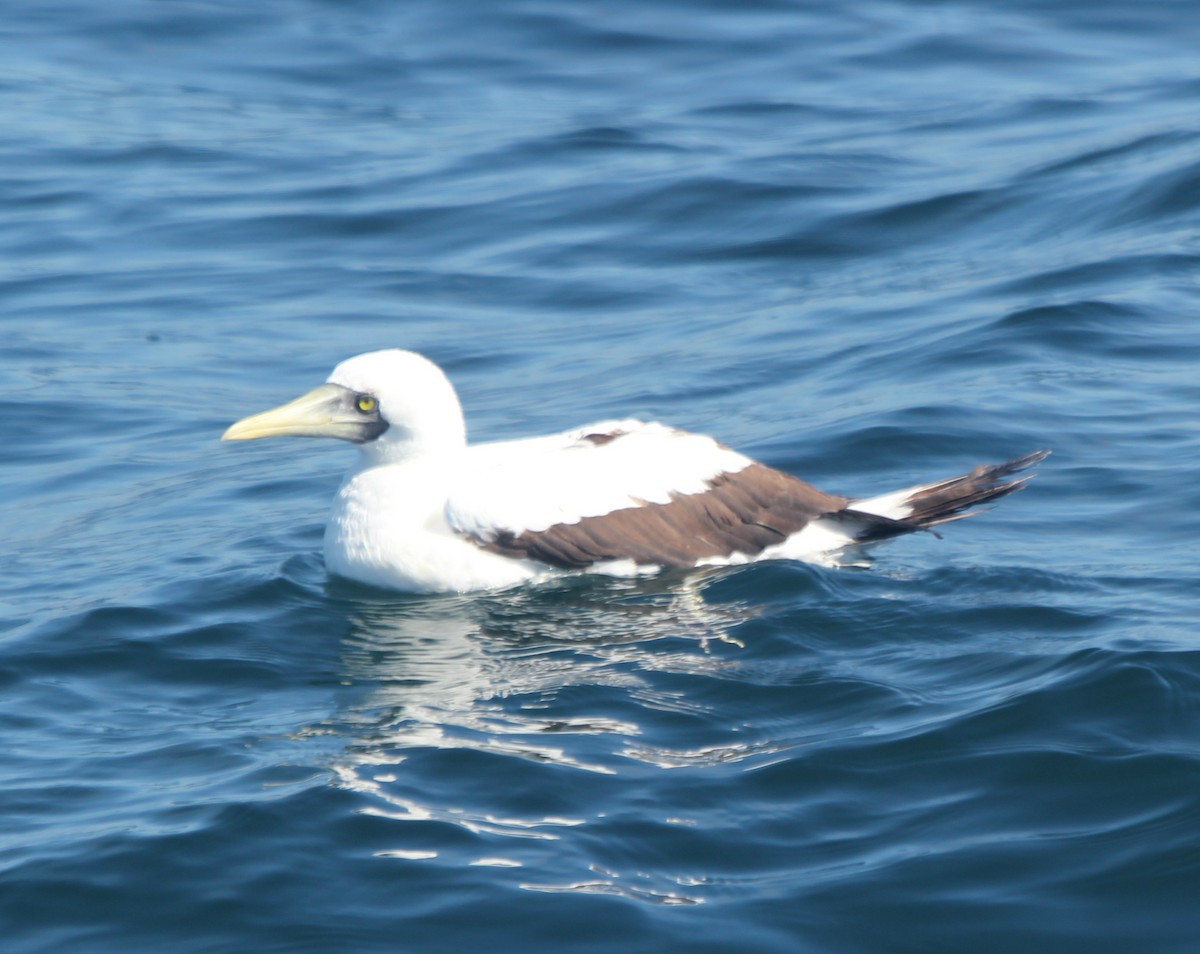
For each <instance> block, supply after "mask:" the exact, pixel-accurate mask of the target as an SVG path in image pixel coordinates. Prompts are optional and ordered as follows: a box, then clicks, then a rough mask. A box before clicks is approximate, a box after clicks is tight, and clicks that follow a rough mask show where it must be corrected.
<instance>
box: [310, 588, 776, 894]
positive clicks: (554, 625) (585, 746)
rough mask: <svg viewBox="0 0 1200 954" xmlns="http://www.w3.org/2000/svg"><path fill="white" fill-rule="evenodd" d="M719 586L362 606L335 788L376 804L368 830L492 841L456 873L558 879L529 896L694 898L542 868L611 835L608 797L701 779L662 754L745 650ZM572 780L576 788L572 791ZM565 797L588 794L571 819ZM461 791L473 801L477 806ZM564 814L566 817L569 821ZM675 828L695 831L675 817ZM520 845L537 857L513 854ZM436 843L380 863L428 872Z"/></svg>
mask: <svg viewBox="0 0 1200 954" xmlns="http://www.w3.org/2000/svg"><path fill="white" fill-rule="evenodd" d="M707 582H709V580H708V579H707V578H704V577H701V578H699V579H697V578H695V577H694V576H693V577H691V578H689V579H687V580H682V579H662V580H657V581H627V580H604V581H600V580H597V579H587V580H575V581H566V582H561V583H556V584H553V585H547V586H544V587H538V588H532V589H523V590H514V591H509V592H505V593H499V594H491V595H489V596H486V597H473V598H462V597H418V598H404V599H391V600H388V601H385V602H373V603H366V602H361V603H359V604H358V606H357V610H356V613H355V614H354V619H353V623H352V630H351V632H350V634H349V635H348V636H347V638H346V639H345V640H344V643H343V646H344V652H343V659H344V673H345V677H346V679H347V680H349V681H350V682H351V683H352V684H354V685H355V686H356V687H357V688H358V689H360V690H361V691H362V693H363V694H362V695H361V696H359V697H358V698H357V700H356V701H355V702H354V703H352V704H351V705H350V706H349V707H348V708H347V710H346V711H344V712H343V713H342V714H341V717H340V723H339V724H338V725H336V726H334V727H333V728H334V729H335V731H337V732H338V733H341V734H344V735H346V736H348V737H349V742H348V744H347V745H346V746H345V748H344V749H343V751H342V752H341V754H340V755H339V756H338V757H337V760H336V764H335V766H334V769H335V772H336V777H337V780H338V782H339V784H341V785H342V786H344V787H346V788H349V789H352V790H354V791H357V792H359V793H362V794H363V795H366V796H369V798H368V801H367V803H366V805H365V806H364V807H363V808H362V810H361V811H362V813H364V814H367V815H371V816H375V817H379V818H385V819H392V820H397V821H407V822H420V823H427V824H433V825H439V826H441V825H447V824H449V825H454V826H458V827H459V828H460V829H463V830H465V831H467V832H470V833H471V835H473V836H475V837H477V838H479V839H482V841H483V844H480V845H479V846H478V848H479V852H478V853H477V854H476V853H471V852H467V853H464V854H463V856H462V857H461V858H459V859H457V861H458V863H462V864H470V865H491V866H494V867H514V868H526V869H527V870H526V872H525V873H524V874H525V875H528V874H531V873H533V872H532V871H530V870H528V869H530V868H532V869H534V870H538V873H539V874H541V875H543V876H545V877H547V878H548V879H549V880H548V881H547V883H545V884H536V885H535V884H532V883H524V884H523V885H522V886H523V887H527V888H536V889H539V890H554V891H558V890H566V889H577V890H583V891H590V892H602V893H614V892H615V893H620V894H625V893H629V894H630V896H634V897H639V898H641V899H642V900H650V901H655V902H657V903H686V902H687V901H688V900H696V899H689V898H686V897H684V896H683V895H681V894H680V893H679V892H678V891H677V890H675V889H676V888H677V887H678V886H679V885H678V884H668V885H666V886H665V887H664V886H654V885H650V886H647V885H646V884H644V883H639V884H637V885H636V886H635V885H630V884H627V883H626V882H623V881H621V880H620V878H619V876H618V875H617V873H616V872H614V871H612V870H609V869H608V868H606V867H605V866H604V864H603V863H602V862H601V861H598V860H597V859H592V860H591V861H589V863H588V864H587V866H586V874H587V875H588V877H585V878H583V879H582V880H580V879H579V878H574V879H571V878H568V879H567V880H566V881H564V880H563V878H562V877H561V876H556V875H555V873H554V872H552V871H542V870H540V869H541V867H542V862H543V861H545V860H546V859H545V858H543V857H542V856H541V854H540V853H539V852H538V851H537V850H536V849H535V848H533V847H531V846H532V845H533V843H534V842H543V843H544V842H556V841H559V840H560V839H562V838H563V837H564V834H565V833H566V832H567V831H569V830H571V829H576V830H583V829H586V828H587V827H588V826H589V825H592V824H594V823H597V822H599V823H601V824H603V820H604V816H605V801H604V792H605V791H606V790H607V789H606V786H607V785H617V786H627V785H631V784H636V781H637V778H638V777H639V776H640V775H641V774H642V773H644V772H647V771H650V772H658V771H661V769H662V768H664V767H673V765H678V764H691V765H694V764H695V763H696V757H695V756H693V758H692V759H691V760H690V761H689V760H688V759H687V757H686V756H682V758H683V761H675V762H674V763H673V762H672V757H665V758H662V759H658V758H655V757H653V755H652V754H650V753H653V752H655V751H658V750H660V749H662V746H659V745H658V744H657V743H656V742H655V741H654V740H655V739H656V738H657V737H659V736H661V735H662V734H663V733H664V731H667V730H668V729H670V728H671V727H674V728H675V729H676V730H678V728H679V726H678V723H680V722H682V723H683V724H684V725H685V727H693V723H695V722H696V721H697V720H699V721H700V722H701V723H703V722H704V721H705V720H707V719H708V718H709V717H710V716H711V712H710V707H709V706H707V705H705V704H704V702H703V701H701V700H698V699H697V698H693V697H692V695H691V693H689V692H687V691H686V687H687V684H688V683H689V682H690V677H695V676H701V675H704V676H711V675H712V674H714V673H718V672H720V670H722V669H723V668H724V667H727V666H729V665H731V662H732V660H733V659H734V658H735V657H736V654H738V653H741V652H742V651H744V648H745V647H744V646H743V644H742V643H741V642H740V641H739V640H738V639H737V637H736V635H735V632H736V629H737V627H738V626H739V625H742V624H744V623H746V622H747V621H748V620H750V619H753V618H754V616H755V615H756V611H755V610H754V609H753V608H752V607H749V606H747V605H745V604H743V603H740V602H710V601H708V600H706V599H705V596H704V590H705V587H706V584H707ZM681 677H682V680H683V682H681V681H680V680H681ZM692 731H694V727H693V728H692ZM659 741H662V740H661V739H659ZM681 741H683V738H682V737H681ZM727 747H728V746H719V747H718V746H714V747H713V749H714V753H715V751H716V749H717V748H727ZM664 751H665V750H664ZM673 757H675V758H679V757H681V754H680V753H674V756H673ZM727 760H728V759H727V757H721V756H715V757H714V759H713V761H714V762H721V761H727ZM564 771H566V772H569V773H574V774H575V776H576V781H574V782H572V781H571V780H569V779H568V780H567V781H566V782H565V783H564V781H563V779H562V773H563V772H564ZM549 775H554V776H555V780H554V784H553V785H551V784H549V781H550V780H549V778H548V776H549ZM472 777H474V780H473V778H472ZM498 778H502V779H504V784H499V785H498V784H497V783H496V779H498ZM589 779H593V780H604V779H606V780H607V781H606V782H602V783H597V782H594V781H589ZM473 781H474V783H473ZM564 784H565V785H566V786H567V787H568V788H569V789H570V790H571V791H573V792H575V793H576V797H573V798H571V799H570V800H569V802H568V803H567V804H566V805H564V802H563V800H562V797H561V788H562V786H563V785H564ZM589 787H591V788H592V791H590V792H589V791H588V789H589ZM556 789H559V790H560V791H558V792H557V794H556ZM465 791H471V792H474V795H473V797H472V801H471V802H470V803H464V799H463V794H464V792H465ZM439 792H450V793H453V797H454V799H455V803H454V804H441V803H439V797H438V796H439ZM581 793H582V794H581ZM581 806H586V807H587V811H584V812H580V811H579V808H580V807H581ZM564 807H568V808H569V809H570V811H569V812H560V811H557V810H556V809H561V808H564ZM664 808H665V809H669V806H664ZM663 822H664V824H675V825H686V824H688V821H687V819H686V818H682V817H679V816H678V815H677V814H674V813H672V812H671V811H669V810H667V811H664V814H663ZM507 839H521V840H522V842H521V844H522V845H524V846H525V847H524V848H523V849H522V850H517V851H515V852H514V850H513V849H512V848H511V845H513V844H514V842H511V841H507ZM436 840H437V841H438V842H439V843H440V844H441V845H443V846H444V845H445V843H446V841H447V839H446V838H445V837H444V835H443V836H441V837H439V838H438V839H436ZM425 844H427V839H426V838H425V837H422V836H421V835H416V837H415V838H414V840H413V842H412V845H411V846H408V845H406V846H405V847H402V848H397V847H396V845H395V843H394V841H393V842H389V843H388V845H386V846H381V848H380V850H379V851H378V852H377V853H378V854H380V856H382V857H394V858H407V859H410V860H418V859H419V860H426V859H432V858H433V857H434V856H435V855H436V854H437V853H436V852H434V853H432V854H431V853H428V852H426V851H423V850H422V846H424V845H425ZM441 860H442V861H444V862H451V863H453V862H454V861H455V859H448V858H443V859H441ZM597 872H603V874H604V876H603V877H602V878H601V879H600V880H596V878H595V874H596V873H597ZM689 877H690V876H689ZM692 880H694V878H693V879H692ZM643 881H644V879H643ZM682 883H684V882H679V884H682Z"/></svg>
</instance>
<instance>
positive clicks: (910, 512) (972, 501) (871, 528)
mask: <svg viewBox="0 0 1200 954" xmlns="http://www.w3.org/2000/svg"><path fill="white" fill-rule="evenodd" d="M1049 456H1050V451H1048V450H1039V451H1034V452H1033V453H1031V454H1024V455H1023V456H1021V457H1015V458H1013V459H1012V460H1010V461H1006V462H1005V463H1003V464H991V465H983V466H981V467H976V468H975V469H974V470H973V471H971V472H970V473H969V474H963V475H962V476H961V477H952V478H950V479H949V480H942V481H939V482H937V483H933V484H921V485H920V486H917V487H909V488H907V489H906V490H898V491H895V492H893V493H890V494H881V495H880V496H878V497H868V498H865V499H862V500H852V501H850V503H849V505H848V506H847V507H846V508H845V509H844V510H841V511H839V512H838V513H837V514H834V515H833V516H834V518H835V519H837V520H838V522H839V523H841V524H843V526H845V527H846V529H847V530H850V531H851V532H852V533H853V535H854V538H855V540H856V541H857V542H858V543H874V542H875V541H877V540H886V539H887V538H888V537H895V536H899V535H900V534H903V533H912V532H913V531H916V530H928V531H930V532H931V533H935V534H936V531H934V530H933V529H932V528H933V527H936V526H939V525H940V524H943V523H949V522H950V521H952V520H961V519H962V518H963V517H969V516H972V513H973V512H978V511H972V508H974V507H978V506H979V505H980V504H986V503H991V502H992V501H993V500H999V499H1000V498H1001V497H1006V496H1008V495H1009V494H1011V493H1014V492H1015V491H1018V490H1020V489H1021V488H1023V487H1024V486H1025V484H1026V482H1027V481H1028V480H1029V479H1030V477H1032V476H1033V475H1032V474H1030V475H1027V476H1025V477H1018V478H1016V479H1015V480H1009V479H1008V478H1010V477H1012V476H1013V475H1014V474H1017V473H1020V472H1021V471H1023V470H1027V469H1028V468H1030V467H1032V466H1033V465H1035V464H1037V463H1039V462H1040V461H1043V460H1045V459H1046V458H1047V457H1049ZM847 525H848V526H847Z"/></svg>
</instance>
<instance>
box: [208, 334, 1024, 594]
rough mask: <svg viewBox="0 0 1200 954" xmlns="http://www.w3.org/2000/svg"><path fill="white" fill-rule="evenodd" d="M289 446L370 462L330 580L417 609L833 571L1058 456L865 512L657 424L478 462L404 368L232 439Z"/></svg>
mask: <svg viewBox="0 0 1200 954" xmlns="http://www.w3.org/2000/svg"><path fill="white" fill-rule="evenodd" d="M285 435H298V436H331V437H339V438H342V439H345V440H349V441H352V442H354V443H356V444H357V445H358V447H359V460H358V462H357V464H356V465H355V466H354V467H352V468H351V470H350V471H349V473H347V475H346V477H345V479H344V480H343V482H342V485H341V487H340V488H339V490H338V493H337V496H336V497H335V499H334V503H333V508H332V512H331V514H330V518H329V522H328V525H327V527H326V533H325V560H326V565H327V567H328V569H329V571H330V572H331V573H334V574H336V575H338V576H344V577H348V578H350V579H353V580H358V581H360V582H363V583H368V584H371V585H375V586H381V587H387V588H391V589H400V590H407V591H417V592H439V591H459V592H462V591H468V590H475V589H486V588H494V587H503V586H511V585H514V584H518V583H522V582H525V581H529V580H535V579H539V578H543V577H546V576H551V575H555V574H561V573H564V572H578V571H580V570H589V571H592V572H609V573H614V572H618V573H629V572H644V571H652V570H655V569H658V568H661V567H662V566H683V567H686V566H696V565H713V564H726V563H740V562H746V561H749V560H756V559H771V558H790V559H802V560H810V561H817V562H827V561H829V560H830V559H831V558H832V557H833V556H835V555H836V554H837V553H838V552H839V551H841V550H843V549H845V548H846V547H848V546H851V545H854V544H860V543H867V542H873V541H874V540H877V539H882V538H884V537H887V536H894V535H896V534H897V533H902V532H906V531H909V530H915V529H921V528H923V527H926V526H932V525H934V524H937V523H941V522H944V521H946V520H950V519H955V518H956V517H958V516H960V515H962V514H961V510H962V509H963V508H964V507H967V506H972V505H973V504H975V503H979V502H982V501H983V500H988V499H994V498H995V497H998V496H1002V495H1003V494H1005V493H1008V492H1010V491H1011V490H1014V489H1016V488H1017V487H1019V486H1020V481H1014V482H1011V483H1007V484H1006V483H1001V482H1000V478H1001V477H1004V476H1007V475H1008V474H1010V473H1012V472H1014V471H1015V470H1017V469H1020V468H1021V467H1024V466H1028V464H1030V463H1032V462H1034V458H1036V459H1041V457H1044V456H1045V454H1044V453H1040V454H1038V455H1029V456H1028V457H1026V458H1020V459H1019V460H1017V461H1012V462H1010V463H1009V464H1007V465H1001V467H999V468H980V469H979V470H978V471H976V472H974V473H973V474H972V475H968V476H967V477H963V478H955V480H953V481H946V482H942V483H941V484H933V485H926V486H923V487H917V488H913V489H912V490H909V491H902V492H899V493H893V494H887V495H884V496H881V497H878V498H874V499H872V500H863V501H857V502H852V501H850V500H849V499H847V498H844V497H837V496H835V495H831V494H825V493H823V492H822V491H819V490H817V489H816V488H813V487H810V486H809V485H808V484H805V483H803V482H802V481H800V480H798V479H797V478H794V477H791V476H789V475H786V474H782V473H780V472H779V471H774V470H772V469H771V468H768V467H765V466H764V465H762V464H760V463H757V462H756V461H754V460H752V459H751V458H749V457H746V456H745V455H743V454H739V453H738V452H736V451H733V450H731V449H729V448H728V447H725V446H724V445H722V444H720V443H718V442H717V441H715V440H713V439H712V438H710V437H706V436H702V435H698V434H691V433H688V432H686V431H680V430H676V429H674V428H670V427H667V426H665V425H662V424H656V423H643V422H640V421H631V420H620V421H602V422H599V423H596V424H592V425H588V426H585V427H580V428H575V429H573V430H570V431H566V432H564V433H561V434H555V435H551V436H548V437H537V438H531V439H527V440H516V441H503V442H495V443H485V444H477V445H468V444H467V440H466V427H465V424H464V421H463V414H462V408H461V406H460V404H459V401H458V397H457V395H456V394H455V392H454V388H453V387H452V386H451V384H450V382H449V381H448V380H447V378H446V376H445V375H444V374H443V373H442V371H441V369H439V368H438V367H437V366H436V365H434V364H433V363H432V362H430V361H428V360H427V359H426V358H423V357H421V356H420V355H417V354H414V353H412V352H408V351H400V350H388V351H377V352H372V353H369V354H363V355H359V356H357V357H355V358H351V359H349V360H347V361H345V362H343V363H342V364H340V365H338V366H337V367H336V368H335V369H334V370H333V372H332V374H330V376H329V378H328V381H327V383H326V384H325V385H323V386H322V387H320V388H317V389H316V390H314V391H312V392H310V393H309V394H307V395H304V396H303V397H301V398H298V399H297V400H296V401H293V402H291V403H290V404H287V405H285V406H283V407H281V408H277V409H275V410H273V411H268V412H265V413H263V414H259V415H255V416H253V417H249V418H246V419H244V420H242V421H239V422H238V423H237V424H234V425H233V426H232V427H230V428H229V430H228V431H226V433H225V435H224V437H225V439H227V440H248V439H254V438H258V437H268V436H285ZM931 491H936V492H937V493H935V494H934V496H937V495H938V494H940V497H938V499H936V500H935V499H931V498H930V492H931ZM942 498H945V499H942Z"/></svg>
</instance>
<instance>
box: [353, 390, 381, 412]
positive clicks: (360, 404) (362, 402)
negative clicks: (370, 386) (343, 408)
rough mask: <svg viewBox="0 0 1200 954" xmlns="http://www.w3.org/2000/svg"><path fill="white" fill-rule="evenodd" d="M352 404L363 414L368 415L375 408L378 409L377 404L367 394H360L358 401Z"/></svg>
mask: <svg viewBox="0 0 1200 954" xmlns="http://www.w3.org/2000/svg"><path fill="white" fill-rule="evenodd" d="M354 403H355V406H356V407H357V408H358V409H359V410H360V411H362V412H363V413H364V414H370V413H371V412H372V411H373V410H375V408H377V407H379V402H378V401H376V400H375V399H374V398H373V397H371V395H369V394H360V395H359V396H358V400H357V401H355V402H354Z"/></svg>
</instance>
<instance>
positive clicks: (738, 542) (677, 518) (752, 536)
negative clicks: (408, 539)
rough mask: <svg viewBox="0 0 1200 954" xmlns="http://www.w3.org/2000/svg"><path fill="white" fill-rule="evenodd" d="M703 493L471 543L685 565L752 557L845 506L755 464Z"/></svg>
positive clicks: (575, 558)
mask: <svg viewBox="0 0 1200 954" xmlns="http://www.w3.org/2000/svg"><path fill="white" fill-rule="evenodd" d="M708 487H709V489H708V490H707V491H705V492H703V493H698V494H680V495H676V496H674V497H673V498H672V500H671V502H670V503H665V504H658V503H648V504H643V505H642V506H639V507H629V508H627V509H624V510H614V511H613V512H611V513H607V514H604V515H602V516H596V517H584V518H582V519H581V520H579V521H578V522H576V523H561V524H555V525H554V526H552V527H549V528H547V529H546V530H538V531H530V530H526V531H523V532H522V533H519V534H517V533H513V532H512V531H503V532H502V533H500V534H499V535H498V536H497V537H496V538H495V539H494V540H482V539H480V538H478V537H475V538H474V539H475V540H476V542H477V543H479V545H480V546H482V547H483V548H484V549H487V550H490V551H492V552H494V553H500V554H502V555H504V556H509V557H517V558H525V559H530V560H537V561H539V562H541V563H547V564H550V565H551V566H557V567H562V568H564V569H579V568H582V567H587V566H591V565H592V564H593V563H601V562H604V561H608V560H625V559H629V560H633V562H634V563H637V564H639V565H644V566H648V565H657V566H664V567H692V566H695V565H696V563H697V562H698V561H701V560H705V559H711V558H714V557H728V556H729V555H730V554H732V553H735V552H736V553H744V554H746V555H748V556H754V555H756V554H759V553H761V552H762V551H763V550H765V549H766V548H767V547H770V546H773V545H775V544H777V543H782V542H783V541H784V540H785V539H787V537H789V536H791V535H792V534H793V533H796V532H797V531H799V530H802V529H803V528H804V527H805V526H806V525H807V524H808V523H810V522H811V521H812V520H814V519H815V518H817V517H820V516H822V515H824V514H832V513H836V512H838V511H840V510H842V509H843V508H844V507H845V506H846V504H847V503H849V500H848V498H846V497H838V496H835V495H833V494H827V493H825V492H823V491H821V490H818V489H817V488H816V487H813V486H812V485H810V484H806V483H805V482H804V481H802V480H800V479H799V478H798V477H793V476H791V475H790V474H785V473H783V472H782V471H778V470H774V469H773V468H770V467H767V466H766V465H765V464H758V463H754V464H750V465H749V466H747V467H745V468H744V469H742V470H740V471H738V472H737V473H732V474H728V473H727V474H720V475H718V476H717V477H715V478H713V480H711V481H709V485H708Z"/></svg>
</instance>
